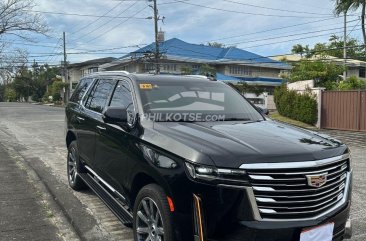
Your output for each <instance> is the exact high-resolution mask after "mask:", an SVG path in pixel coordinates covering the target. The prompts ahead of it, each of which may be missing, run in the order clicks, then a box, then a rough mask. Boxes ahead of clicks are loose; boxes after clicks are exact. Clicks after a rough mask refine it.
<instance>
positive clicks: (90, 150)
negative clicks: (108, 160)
mask: <svg viewBox="0 0 366 241" xmlns="http://www.w3.org/2000/svg"><path fill="white" fill-rule="evenodd" d="M115 85H116V81H115V80H113V79H98V80H97V81H96V83H95V85H94V86H93V89H92V90H91V91H90V93H89V95H88V96H87V97H86V98H85V105H84V108H83V110H82V111H81V119H80V120H79V121H80V122H82V128H80V129H79V132H78V147H79V152H80V157H81V158H82V159H83V161H84V162H85V163H86V164H87V165H89V166H90V167H91V168H92V169H93V170H94V171H95V172H97V173H98V172H100V170H98V169H97V165H95V160H94V155H95V135H96V133H97V132H98V131H99V129H100V128H101V126H100V125H101V123H103V119H102V112H103V111H104V109H105V107H106V106H107V103H108V100H109V98H110V96H111V94H112V92H113V89H114V87H115Z"/></svg>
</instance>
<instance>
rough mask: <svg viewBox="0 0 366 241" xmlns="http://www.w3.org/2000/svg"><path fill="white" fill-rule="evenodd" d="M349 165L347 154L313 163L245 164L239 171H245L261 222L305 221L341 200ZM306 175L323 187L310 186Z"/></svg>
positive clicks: (343, 194)
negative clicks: (266, 220)
mask: <svg viewBox="0 0 366 241" xmlns="http://www.w3.org/2000/svg"><path fill="white" fill-rule="evenodd" d="M349 165H350V162H349V155H343V156H340V157H335V158H329V159H326V160H320V161H313V162H301V163H296V162H292V163H273V164H268V163H267V164H247V165H243V166H242V167H241V168H243V169H246V170H247V173H248V175H249V178H250V182H251V184H252V187H253V192H254V197H255V200H256V204H257V206H258V210H259V214H260V216H261V218H262V219H306V218H312V217H316V216H318V215H321V214H322V213H324V212H326V211H328V210H330V209H332V208H334V207H335V206H336V205H338V204H339V203H340V202H341V201H342V200H343V197H344V196H345V195H346V193H345V190H346V180H347V174H348V172H349V171H350V166H349ZM304 166H305V167H304ZM309 176H314V178H317V177H318V176H321V177H326V179H327V180H326V183H325V184H324V185H323V186H320V187H312V186H311V185H310V184H309V181H308V178H307V177H309ZM316 180H317V179H316ZM315 183H317V182H315Z"/></svg>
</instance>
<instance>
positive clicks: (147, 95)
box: [138, 79, 263, 122]
mask: <svg viewBox="0 0 366 241" xmlns="http://www.w3.org/2000/svg"><path fill="white" fill-rule="evenodd" d="M138 84H139V91H140V95H141V101H142V105H143V110H144V117H145V118H148V119H153V120H154V121H191V122H197V121H230V120H242V121H248V122H251V121H260V120H263V117H262V116H261V115H260V114H259V113H258V111H257V110H255V109H254V108H253V107H252V106H251V105H250V104H249V103H248V102H247V101H246V100H245V99H244V98H243V97H242V96H241V95H240V94H239V93H238V92H236V91H235V90H233V89H232V88H231V87H229V86H227V85H225V84H223V83H219V82H213V81H207V82H206V81H187V80H184V81H181V80H179V79H178V80H164V81H163V80H162V81H155V80H154V81H146V82H144V81H142V80H141V81H140V82H139V83H138Z"/></svg>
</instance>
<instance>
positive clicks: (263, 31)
mask: <svg viewBox="0 0 366 241" xmlns="http://www.w3.org/2000/svg"><path fill="white" fill-rule="evenodd" d="M333 19H335V17H332V18H326V19H321V20H315V21H310V22H305V23H299V24H294V25H289V26H284V27H278V28H272V29H266V30H262V31H258V32H251V33H245V34H240V35H233V36H228V37H223V38H217V39H211V40H208V42H210V41H219V40H225V39H231V38H238V37H243V36H249V35H254V34H260V33H267V32H273V31H276V30H282V29H287V28H293V27H298V26H302V25H307V24H311V23H318V22H325V21H328V20H333Z"/></svg>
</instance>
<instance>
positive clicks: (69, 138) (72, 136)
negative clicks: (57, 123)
mask: <svg viewBox="0 0 366 241" xmlns="http://www.w3.org/2000/svg"><path fill="white" fill-rule="evenodd" d="M75 140H76V135H75V133H74V132H72V131H67V134H66V146H67V148H69V146H70V144H71V142H73V141H75Z"/></svg>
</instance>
